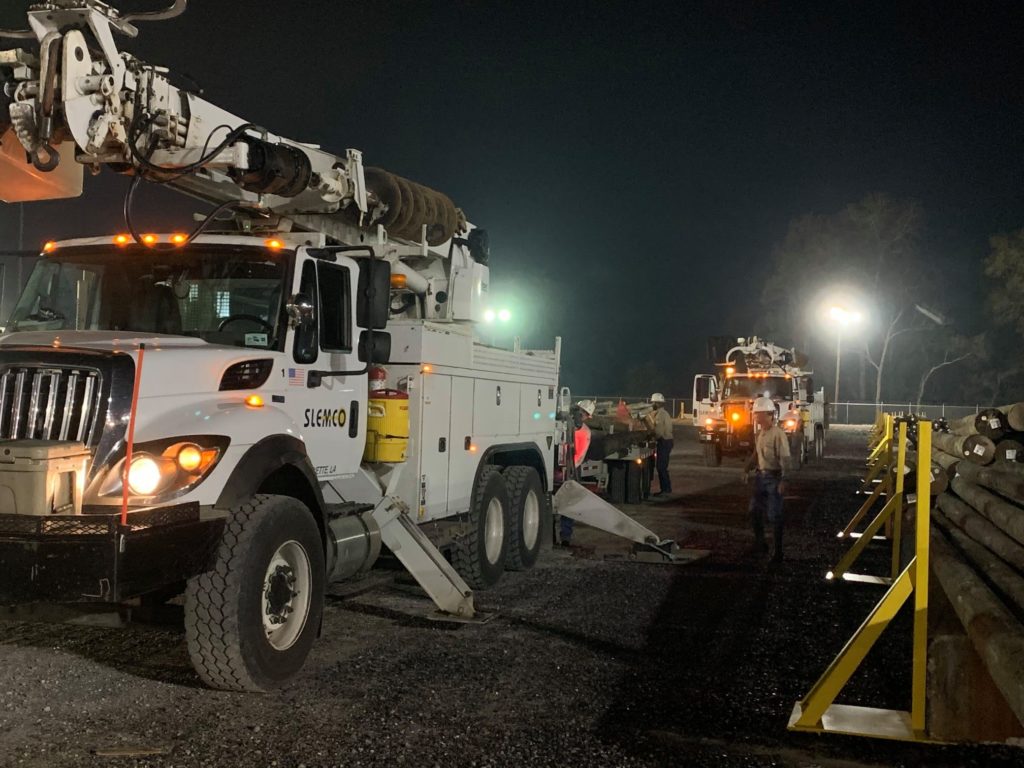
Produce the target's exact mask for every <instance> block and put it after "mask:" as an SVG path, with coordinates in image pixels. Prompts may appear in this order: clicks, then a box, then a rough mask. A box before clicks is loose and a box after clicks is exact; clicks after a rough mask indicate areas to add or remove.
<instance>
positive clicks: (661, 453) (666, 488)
mask: <svg viewBox="0 0 1024 768" xmlns="http://www.w3.org/2000/svg"><path fill="white" fill-rule="evenodd" d="M673 445H674V442H673V441H672V440H666V439H665V438H663V437H659V438H658V442H657V445H656V446H655V448H656V450H657V452H658V464H657V467H658V490H659V491H661V492H662V493H672V479H671V478H670V477H669V476H668V457H669V456H671V455H672V446H673Z"/></svg>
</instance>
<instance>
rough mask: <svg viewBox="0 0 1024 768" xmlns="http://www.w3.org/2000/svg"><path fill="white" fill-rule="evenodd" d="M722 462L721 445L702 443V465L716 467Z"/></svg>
mask: <svg viewBox="0 0 1024 768" xmlns="http://www.w3.org/2000/svg"><path fill="white" fill-rule="evenodd" d="M721 464H722V446H720V445H719V444H718V443H704V466H707V467H718V466H721Z"/></svg>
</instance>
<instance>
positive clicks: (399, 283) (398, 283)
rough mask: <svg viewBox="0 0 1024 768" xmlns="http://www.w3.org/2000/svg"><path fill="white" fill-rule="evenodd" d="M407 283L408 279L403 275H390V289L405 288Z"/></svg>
mask: <svg viewBox="0 0 1024 768" xmlns="http://www.w3.org/2000/svg"><path fill="white" fill-rule="evenodd" d="M408 283H409V278H408V277H406V276H405V275H399V274H394V275H391V287H392V288H405V286H406V285H408Z"/></svg>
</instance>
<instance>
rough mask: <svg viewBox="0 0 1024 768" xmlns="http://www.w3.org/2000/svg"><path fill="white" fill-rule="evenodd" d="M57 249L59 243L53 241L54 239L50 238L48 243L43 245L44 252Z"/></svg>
mask: <svg viewBox="0 0 1024 768" xmlns="http://www.w3.org/2000/svg"><path fill="white" fill-rule="evenodd" d="M56 249H57V244H56V243H55V242H53V240H50V241H49V242H47V243H46V245H44V246H43V253H50V252H51V251H54V250H56Z"/></svg>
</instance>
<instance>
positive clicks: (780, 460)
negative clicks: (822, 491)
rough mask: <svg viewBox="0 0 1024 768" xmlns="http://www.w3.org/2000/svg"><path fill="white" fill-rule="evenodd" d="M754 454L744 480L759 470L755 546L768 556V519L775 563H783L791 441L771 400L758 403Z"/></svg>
mask: <svg viewBox="0 0 1024 768" xmlns="http://www.w3.org/2000/svg"><path fill="white" fill-rule="evenodd" d="M753 410H754V429H755V433H754V452H753V453H752V454H751V455H750V458H749V459H747V463H746V466H745V467H744V470H743V481H744V482H748V480H749V475H750V471H751V470H756V472H757V474H756V477H755V480H754V492H753V494H752V495H751V497H750V521H751V524H752V525H753V527H754V546H755V548H756V549H757V551H758V552H761V553H767V551H768V544H767V542H765V538H764V518H765V517H767V518H768V523H769V524H770V525H771V526H772V533H773V534H774V539H775V542H774V543H775V548H774V551H773V552H772V560H773V561H774V562H776V563H781V562H782V519H783V518H782V500H783V497H784V496H785V494H786V470H787V469H789V456H790V453H789V438H787V437H786V433H785V431H784V430H783V429H782V427H780V426H779V425H778V424H776V423H775V417H776V415H777V413H778V411H777V410H776V406H775V402H774V401H773V400H772V399H771V398H770V397H765V396H762V397H759V398H757V399H756V400H755V401H754V409H753Z"/></svg>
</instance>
